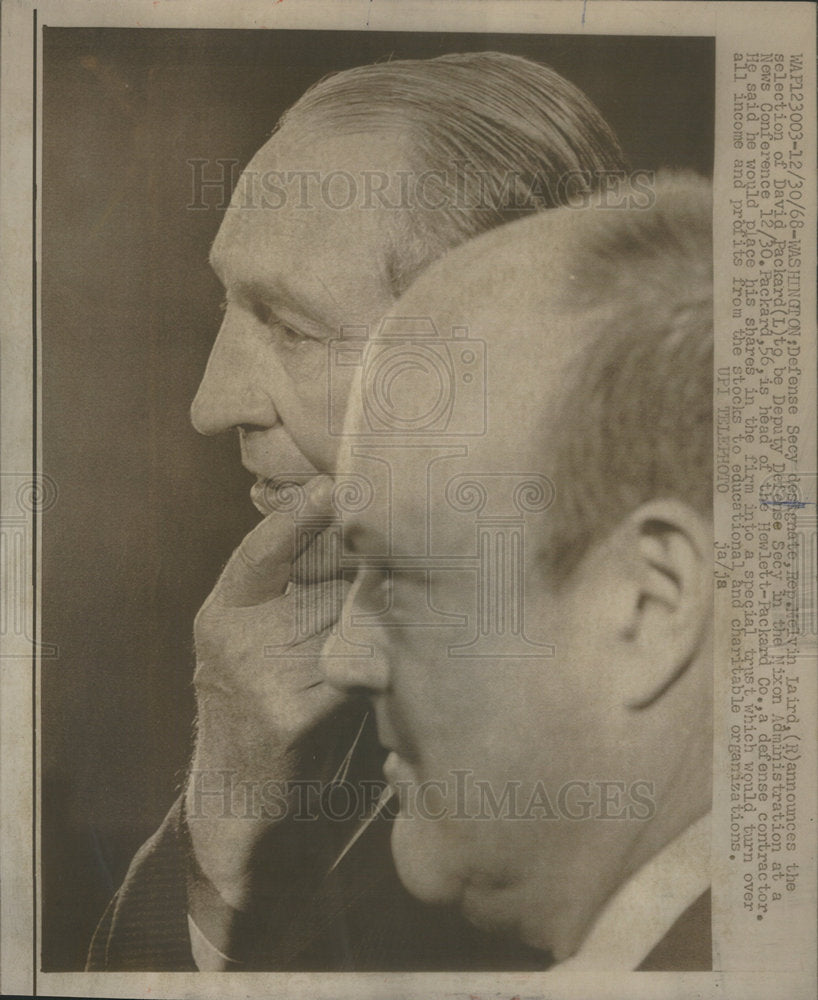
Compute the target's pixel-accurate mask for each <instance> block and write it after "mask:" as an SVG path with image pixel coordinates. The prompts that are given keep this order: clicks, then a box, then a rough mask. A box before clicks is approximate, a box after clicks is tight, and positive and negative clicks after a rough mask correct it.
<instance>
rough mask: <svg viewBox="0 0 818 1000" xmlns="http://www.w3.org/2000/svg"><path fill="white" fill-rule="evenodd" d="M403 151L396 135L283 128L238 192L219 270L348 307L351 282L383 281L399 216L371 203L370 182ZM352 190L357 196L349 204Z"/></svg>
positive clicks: (223, 230) (232, 281)
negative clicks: (295, 133)
mask: <svg viewBox="0 0 818 1000" xmlns="http://www.w3.org/2000/svg"><path fill="white" fill-rule="evenodd" d="M399 158H400V151H399V149H398V147H397V143H396V142H395V141H393V140H390V138H389V137H388V136H383V137H381V136H378V137H377V138H375V137H373V136H366V135H363V136H339V137H330V138H326V139H319V140H309V139H300V140H296V139H291V138H290V137H288V134H287V132H286V130H283V131H282V132H281V133H278V134H277V135H275V136H274V137H273V138H272V139H270V140H269V141H268V142H267V143H266V144H265V145H264V146H263V147H262V148H261V149H260V150H259V151H258V153H256V155H255V156H254V157H253V159H252V160H251V162H250V163H249V164H248V166H247V168H246V169H245V171H244V172H243V173H242V175H241V177H240V179H239V182H238V184H237V186H236V189H235V191H234V193H233V197H232V199H231V204H230V207H229V208H228V210H227V212H226V213H225V217H224V220H223V222H222V225H221V227H220V229H219V232H218V234H217V236H216V239H215V241H214V243H213V247H212V249H211V254H210V260H211V264H212V266H213V268H214V270H215V271H216V273H217V274H218V276H219V278H220V279H221V280H222V282H223V283H224V285H225V286H226V287H227V288H228V289H230V288H231V287H233V286H236V285H248V286H258V287H263V288H265V289H266V290H267V291H268V292H269V293H271V294H273V295H276V296H278V295H285V294H298V295H299V296H300V298H301V299H302V300H306V301H307V302H309V303H310V304H311V305H312V306H313V308H315V309H316V310H317V311H320V312H322V313H327V312H331V311H333V310H335V309H337V306H338V304H339V301H340V302H341V303H342V304H343V305H344V307H346V306H347V305H348V303H347V302H346V301H345V298H344V293H343V290H344V288H345V287H347V286H353V287H355V286H360V285H362V284H366V283H369V284H379V283H381V282H382V279H383V274H384V270H385V264H386V256H387V248H388V246H389V245H390V243H391V227H390V225H389V223H390V220H389V218H388V215H387V213H386V211H381V210H379V208H378V206H377V205H375V206H373V207H372V208H371V209H366V208H365V207H362V206H363V205H364V198H365V195H366V191H365V190H364V184H365V183H367V181H366V178H367V176H370V175H371V174H372V172H373V171H376V170H380V171H387V170H390V169H392V170H396V169H397V167H396V166H395V164H396V163H397V162H398V161H399ZM370 183H371V182H370ZM349 194H354V196H355V197H354V200H353V202H352V203H351V204H350V205H349V206H347V207H344V206H346V202H347V201H348V200H349V197H348V196H349ZM352 298H353V299H354V295H353V296H352Z"/></svg>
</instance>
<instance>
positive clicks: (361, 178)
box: [89, 53, 624, 970]
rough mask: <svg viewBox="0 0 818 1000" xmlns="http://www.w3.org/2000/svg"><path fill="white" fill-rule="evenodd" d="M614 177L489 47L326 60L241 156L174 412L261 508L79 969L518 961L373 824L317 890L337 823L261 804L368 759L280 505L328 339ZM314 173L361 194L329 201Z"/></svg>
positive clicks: (616, 166) (571, 117)
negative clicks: (163, 811) (127, 860)
mask: <svg viewBox="0 0 818 1000" xmlns="http://www.w3.org/2000/svg"><path fill="white" fill-rule="evenodd" d="M623 169H624V161H623V157H622V154H621V151H620V149H619V146H618V144H617V141H616V139H615V137H614V136H613V135H612V134H611V132H610V130H609V129H608V127H607V125H606V124H605V122H604V120H603V119H602V117H601V116H600V114H599V112H598V111H597V110H596V109H595V108H594V107H593V105H592V104H591V103H590V102H589V101H588V100H587V98H586V97H585V96H584V95H583V94H582V93H581V92H580V91H578V90H577V89H576V88H575V87H573V86H572V85H571V84H569V83H568V82H567V81H565V80H563V79H562V78H561V77H559V76H558V75H557V74H556V73H554V72H552V71H551V70H549V69H547V68H545V67H542V66H539V65H537V64H535V63H532V62H530V61H528V60H525V59H521V58H518V57H513V56H506V55H502V54H498V53H474V54H471V55H452V56H444V57H441V58H439V59H433V60H427V61H395V62H391V63H384V64H379V65H376V66H366V67H359V68H357V69H354V70H350V71H347V72H345V73H341V74H337V75H335V76H333V77H330V78H328V79H326V80H323V81H321V82H320V83H319V84H317V85H316V86H315V87H313V88H312V89H311V90H310V91H308V92H307V94H305V95H304V97H303V98H302V99H301V100H300V101H299V102H297V104H296V105H295V106H294V107H293V108H291V109H290V111H289V112H287V114H286V115H285V116H284V118H283V119H282V122H281V123H280V126H279V128H278V130H277V131H276V133H275V134H274V136H273V138H272V139H271V140H270V141H269V142H268V143H267V144H266V145H265V146H263V147H262V149H261V150H259V152H258V153H257V154H256V156H255V157H254V158H253V161H252V162H251V164H250V165H249V166H248V168H247V171H246V172H245V174H244V175H243V177H242V179H241V180H240V182H239V185H238V187H237V190H236V193H235V195H234V198H233V201H232V203H231V207H230V208H229V210H228V211H227V214H226V217H225V219H224V222H223V225H222V227H221V229H220V231H219V234H218V236H217V238H216V241H215V244H214V247H213V251H212V254H211V260H212V264H213V267H214V269H215V271H216V273H217V274H218V276H219V277H220V279H221V280H222V282H223V284H224V286H225V290H226V302H225V316H224V321H223V324H222V327H221V330H220V332H219V335H218V338H217V340H216V343H215V345H214V347H213V351H212V354H211V357H210V360H209V362H208V366H207V371H206V372H205V376H204V378H203V381H202V384H201V386H200V389H199V392H198V394H197V396H196V399H195V401H194V403H193V407H192V419H193V423H194V425H195V427H196V428H197V430H199V431H201V432H202V433H205V434H215V433H220V432H223V431H226V430H231V429H236V428H237V429H238V432H239V439H240V443H241V458H242V463H243V464H244V466H245V468H247V469H248V471H250V472H251V473H252V474H253V475H255V477H256V485H255V486H254V487H253V491H252V496H253V500H254V502H255V504H256V506H257V507H258V509H259V510H260V512H261V513H262V514H264V515H265V520H264V521H263V522H262V523H261V524H260V525H259V526H258V528H257V529H255V530H254V531H253V532H251V533H250V535H249V536H248V537H247V539H245V541H244V542H243V543H242V545H241V546H240V547H239V549H238V550H237V552H236V553H235V554H234V556H233V558H232V560H231V562H230V564H229V565H228V567H227V569H226V571H225V574H224V576H223V577H222V579H221V580H220V582H219V583H218V584H217V585H216V588H215V589H214V591H213V593H212V594H211V596H210V598H209V599H208V602H207V603H206V604H205V606H204V607H203V608H202V610H201V612H200V614H199V616H198V618H197V623H196V630H195V636H196V645H197V672H196V677H195V684H196V692H197V709H198V720H197V735H196V747H195V752H194V758H193V765H192V770H191V777H190V780H189V782H188V784H187V788H186V791H185V795H184V796H183V797H182V798H181V799H180V800H179V801H178V802H177V803H176V805H175V806H174V807H173V809H172V810H171V812H170V813H169V815H168V817H167V819H166V821H165V823H164V824H163V826H162V827H161V829H160V830H159V831H158V832H157V834H156V835H155V836H154V837H153V838H152V839H151V841H149V842H148V844H146V845H145V846H144V847H143V848H142V850H141V851H140V852H139V854H138V855H137V857H136V858H135V859H134V862H133V864H132V866H131V869H130V871H129V873H128V875H127V877H126V881H125V883H124V885H123V887H122V889H121V890H120V892H119V893H118V894H117V896H116V898H115V899H114V901H113V902H112V904H111V906H110V907H109V909H108V911H107V913H106V915H105V917H104V918H103V921H102V923H101V925H100V927H99V929H98V932H97V935H96V937H95V941H94V944H93V946H92V951H91V955H90V958H89V967H90V968H105V969H122V970H128V969H155V970H179V969H193V968H202V969H211V968H269V969H277V968H282V969H293V968H295V969H311V968H362V969H366V968H381V969H389V968H417V969H430V968H444V969H445V968H475V967H487V968H494V967H512V968H513V967H520V964H521V963H522V962H524V961H525V958H524V957H521V955H520V953H519V951H515V950H514V949H511V948H510V947H509V946H508V945H506V944H502V945H501V946H496V945H492V943H491V942H490V941H489V939H487V938H485V937H481V936H475V935H473V934H471V932H470V931H468V930H467V929H466V928H465V925H464V924H463V923H462V921H460V919H459V917H456V916H453V915H452V914H450V913H439V912H438V911H436V910H435V911H433V910H430V909H429V908H427V907H423V906H419V905H418V904H416V903H414V901H413V900H411V899H410V898H409V896H408V895H407V894H406V893H405V892H404V891H403V889H402V888H401V886H400V883H399V881H398V880H397V878H396V875H395V872H394V868H393V867H392V864H391V859H390V855H389V851H388V846H387V841H388V823H385V824H380V823H379V824H374V825H373V827H372V828H371V829H370V830H369V831H368V833H367V836H366V837H365V838H363V839H362V840H361V841H360V842H358V844H357V846H356V849H355V850H354V851H350V852H348V853H347V854H346V855H345V859H344V861H343V863H342V864H340V865H338V866H337V868H336V869H334V875H333V879H332V881H330V882H328V881H327V879H326V878H325V876H326V875H327V872H328V871H329V869H330V868H331V867H332V866H333V865H334V863H335V861H336V860H337V858H338V856H339V853H340V852H342V851H344V850H345V846H346V844H347V841H348V840H349V836H350V830H349V829H348V824H343V823H327V822H316V823H313V824H312V825H308V824H306V823H302V824H298V823H295V822H293V819H292V808H289V809H288V810H286V811H285V814H284V815H283V816H282V815H278V814H274V813H271V812H270V811H269V810H265V809H262V808H259V801H258V800H259V798H260V797H261V798H262V799H263V792H264V789H265V788H266V786H267V783H268V782H270V781H275V782H279V783H282V782H283V783H286V782H310V781H316V782H319V783H320V782H327V781H329V780H330V779H332V778H333V776H335V775H336V774H337V773H338V772H339V768H340V769H341V773H343V774H344V775H345V776H346V777H347V778H348V779H349V780H352V779H353V778H354V779H355V780H358V779H360V780H364V779H367V778H372V777H373V776H374V777H378V776H379V775H380V760H381V756H382V755H381V753H380V750H379V748H378V745H377V742H376V740H375V737H374V732H373V728H372V725H371V720H370V721H369V722H367V721H366V718H367V717H366V708H365V704H364V700H363V699H361V698H349V697H348V696H347V695H346V694H341V693H340V692H339V691H338V690H336V689H333V688H331V687H330V686H329V685H327V684H325V683H323V681H322V677H321V674H320V671H319V667H318V656H319V652H320V649H321V646H322V644H323V641H324V638H325V636H324V635H323V631H324V629H325V627H326V626H328V625H330V624H331V623H332V621H333V620H334V617H335V616H336V615H337V613H338V610H339V607H338V601H337V600H335V598H337V597H338V596H340V595H339V594H338V593H337V591H338V588H337V586H336V583H335V582H332V581H331V582H330V583H329V584H327V583H326V582H321V583H312V582H309V581H304V580H303V579H301V578H300V577H303V574H300V572H299V568H298V561H297V560H296V558H295V556H296V553H294V552H293V551H292V546H291V542H290V539H289V536H287V540H286V543H283V542H282V539H281V531H280V525H279V523H278V522H277V516H278V514H279V512H280V511H281V510H282V509H283V506H282V505H284V506H286V503H287V502H288V497H290V496H292V495H293V490H295V489H297V488H301V487H303V485H304V484H305V483H306V482H308V481H310V480H311V479H313V478H314V477H315V476H316V474H317V473H320V472H330V473H332V472H334V471H335V462H336V453H337V448H338V441H339V437H338V435H337V434H335V433H331V431H332V430H333V428H337V426H338V424H339V423H341V422H342V420H343V413H344V409H345V402H346V393H347V391H348V386H349V384H350V382H351V379H352V376H353V374H354V369H353V368H347V369H345V370H343V371H341V370H340V369H339V370H337V371H334V372H333V375H334V376H337V377H335V378H334V381H333V385H332V390H333V391H332V393H330V392H329V377H330V372H329V369H328V364H327V357H328V344H329V342H330V341H331V340H333V339H334V338H337V337H338V335H339V331H340V330H341V328H342V327H344V326H348V325H358V326H364V327H365V326H372V325H374V324H375V323H376V321H377V320H379V318H380V317H381V316H382V315H383V314H384V313H386V312H388V311H389V309H390V308H391V307H392V305H393V303H394V302H395V300H396V298H397V297H398V296H399V295H400V294H402V293H403V292H404V291H405V289H406V288H407V287H408V286H409V285H410V284H411V283H412V281H413V280H414V279H415V278H416V277H417V275H418V274H420V273H421V272H422V271H423V270H424V268H426V267H427V266H428V265H429V264H430V263H431V262H433V261H434V260H436V259H437V258H438V257H440V256H442V255H443V254H444V253H446V251H448V250H449V249H451V248H452V247H455V246H457V245H459V244H460V243H463V242H464V241H466V240H469V239H470V238H472V237H474V236H477V235H479V234H480V233H482V232H485V231H487V230H489V229H491V228H493V227H495V226H498V225H500V224H502V223H505V222H508V221H510V220H514V219H517V218H519V216H520V215H521V214H527V213H531V212H535V211H539V210H541V209H550V208H554V207H555V206H557V205H559V204H565V203H566V202H567V201H569V200H570V199H571V198H572V197H575V196H580V197H581V196H583V195H585V194H587V193H588V192H589V191H591V190H593V189H594V188H595V187H597V186H599V185H600V184H602V185H604V184H605V183H606V182H607V179H608V178H609V176H610V174H611V173H612V172H613V173H617V172H621V171H623ZM331 177H334V178H335V179H336V181H338V180H339V179H340V182H341V183H342V184H343V183H344V182H348V179H351V180H352V183H353V184H354V186H355V190H356V191H359V192H361V191H367V192H368V197H366V198H365V199H364V203H363V204H357V203H356V204H354V205H352V206H350V207H347V206H346V205H345V201H344V197H342V196H344V191H342V192H341V193H340V194H339V192H338V191H336V190H335V189H334V188H333V187H332V182H331V180H328V179H329V178H331ZM324 181H327V184H325V183H324ZM342 205H343V206H344V207H341V206H342ZM306 555H307V554H305V557H306ZM305 601H306V602H307V603H310V602H312V604H314V605H315V606H316V607H320V608H323V609H325V618H324V619H323V620H318V619H316V620H314V622H313V625H314V628H313V629H312V632H311V633H310V634H306V635H305V634H302V633H299V631H298V627H297V626H298V620H297V617H298V614H299V609H300V608H302V607H303V606H304V602H305ZM271 648H272V649H279V650H285V651H286V650H289V651H290V653H289V654H287V655H285V654H284V653H279V654H278V655H276V656H271V655H269V650H270V649H271ZM265 651H266V652H265ZM351 748H354V750H355V753H354V754H352V755H351V756H350V751H351ZM350 768H351V770H350ZM262 804H263V803H262ZM288 805H289V806H290V807H291V806H292V803H289V804H288ZM536 961H537V962H539V961H540V958H539V957H537V958H536Z"/></svg>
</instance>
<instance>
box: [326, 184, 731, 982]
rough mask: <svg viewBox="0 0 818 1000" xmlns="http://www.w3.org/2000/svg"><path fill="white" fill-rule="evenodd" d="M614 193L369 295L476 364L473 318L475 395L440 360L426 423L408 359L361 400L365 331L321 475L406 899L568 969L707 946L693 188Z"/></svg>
mask: <svg viewBox="0 0 818 1000" xmlns="http://www.w3.org/2000/svg"><path fill="white" fill-rule="evenodd" d="M631 204H632V203H631ZM628 205H629V203H628V202H627V200H626V199H625V198H624V197H623V199H622V201H621V203H620V209H619V210H595V209H594V208H588V209H585V210H582V211H575V210H572V209H570V208H563V209H558V210H556V211H554V212H549V213H543V214H541V215H538V216H536V217H533V218H529V219H525V220H522V221H519V222H516V223H513V224H511V225H509V226H506V227H502V228H500V229H497V230H495V231H493V232H491V233H488V234H485V235H484V236H481V237H479V238H478V239H476V240H474V241H472V242H470V243H469V244H467V245H465V246H463V247H460V248H458V249H457V250H455V251H452V252H451V253H450V254H449V255H447V256H446V257H445V258H444V259H443V260H442V261H441V262H439V263H438V264H436V265H435V266H433V267H432V268H430V269H429V270H428V271H427V272H426V273H425V274H424V275H422V276H421V277H420V278H419V279H418V281H417V282H416V283H415V284H414V285H413V287H412V288H411V289H410V290H409V291H408V292H407V294H406V295H405V296H404V297H403V298H402V299H401V301H400V302H399V303H398V304H397V306H396V308H395V310H394V313H393V314H392V317H391V318H390V319H388V320H387V321H385V322H384V324H383V326H382V327H381V328H380V329H381V330H382V331H384V333H385V332H386V331H387V330H389V331H390V336H391V337H393V341H392V342H393V343H394V344H395V348H394V350H395V351H396V352H397V351H399V350H400V349H401V347H402V349H403V351H404V354H405V356H406V359H407V360H409V359H411V358H412V357H415V358H417V357H419V356H420V354H421V352H423V351H425V352H426V355H427V357H430V358H431V357H433V356H434V352H435V351H437V356H438V357H443V356H444V349H447V350H449V352H450V356H451V355H453V354H454V353H455V352H460V357H461V359H462V361H463V363H464V364H465V363H467V362H468V361H469V359H471V362H470V363H471V365H472V371H473V373H474V375H475V377H476V376H477V374H478V368H477V365H476V361H477V358H478V353H479V352H478V350H477V344H478V343H479V342H482V344H483V347H484V355H485V393H484V394H483V393H475V392H472V391H470V387H471V386H472V385H473V384H474V381H475V379H472V380H470V381H468V382H466V383H465V384H463V385H461V384H457V385H456V386H455V388H454V390H453V397H452V409H451V411H450V412H451V413H455V412H456V411H457V420H456V425H455V424H453V423H452V422H450V423H449V424H448V425H446V426H444V425H441V424H439V423H436V424H434V425H432V424H431V423H430V420H431V417H430V413H431V410H430V408H429V406H428V402H429V398H430V395H429V375H430V373H429V371H428V370H426V371H424V370H423V369H422V367H421V366H419V365H415V366H412V365H410V364H407V365H405V366H404V368H403V369H402V372H401V374H400V375H398V376H396V377H395V378H394V379H393V380H392V381H391V383H390V385H389V393H390V395H389V400H384V399H383V398H382V396H381V395H380V394H381V393H382V390H383V380H382V378H381V372H380V371H379V368H380V367H381V366H382V363H383V354H382V353H380V354H378V353H375V352H372V351H370V354H369V357H368V358H367V356H366V355H365V356H364V359H363V361H362V364H361V366H360V369H359V372H360V374H359V378H358V381H357V383H356V386H355V390H354V392H353V396H352V400H351V402H350V407H349V412H348V419H347V428H346V429H347V438H346V443H345V449H346V450H345V456H344V459H343V461H342V463H341V468H340V473H339V475H340V482H341V483H342V484H343V483H344V482H345V481H346V480H347V479H348V480H349V481H350V482H365V483H367V484H368V488H369V494H370V496H371V497H372V500H371V502H369V503H367V504H360V505H358V507H357V509H355V510H353V511H352V512H350V513H349V514H348V515H347V517H346V518H345V520H344V523H343V539H344V552H345V565H347V566H355V567H357V571H356V573H355V577H354V582H353V583H352V586H351V589H350V590H349V592H348V594H347V597H346V602H345V607H344V612H343V616H342V619H341V624H340V627H339V628H338V629H337V630H336V632H335V634H334V635H333V636H332V637H331V638H330V639H329V640H328V642H327V645H326V647H325V650H324V655H323V659H322V664H323V668H324V671H325V675H326V677H327V678H328V680H329V681H330V682H331V684H333V685H334V686H336V687H337V688H338V689H339V690H341V691H343V692H346V693H348V694H350V695H352V694H360V693H362V692H365V693H366V694H367V695H368V697H369V699H370V703H371V706H372V711H373V714H374V716H375V719H376V724H377V731H378V738H379V740H380V742H381V744H382V746H383V747H384V751H385V752H386V753H388V757H387V759H386V762H385V764H384V773H385V775H386V778H387V780H388V782H389V784H390V787H391V788H392V789H393V790H394V792H395V793H396V795H395V797H396V798H398V799H399V812H398V816H397V818H396V820H395V822H394V826H393V830H392V837H391V844H392V851H393V855H394V858H395V863H396V866H397V870H398V873H399V876H400V878H401V880H402V882H403V883H404V885H405V886H406V887H407V888H408V889H409V891H410V892H411V893H412V894H413V895H414V896H416V897H418V898H419V899H421V900H422V901H424V902H426V903H428V904H431V905H437V906H455V907H457V908H458V909H460V910H462V911H463V912H464V913H465V915H466V916H467V917H468V918H469V920H470V921H472V922H473V923H475V924H476V925H478V926H479V927H481V928H483V929H484V930H486V931H491V932H492V933H494V934H504V935H509V936H512V937H514V938H516V939H519V940H521V941H522V942H523V943H525V944H526V945H528V946H530V947H531V948H534V949H539V950H540V951H541V952H542V953H543V955H544V956H545V955H549V956H550V958H551V959H552V960H553V961H555V962H556V963H557V967H558V968H561V969H564V970H570V969H576V970H589V969H597V970H612V971H613V970H621V971H626V970H636V969H652V970H661V969H688V970H694V969H701V970H704V969H709V968H710V967H711V957H710V916H709V853H710V833H709V811H710V801H711V784H710V783H711V771H712V683H713V675H712V668H713V657H712V637H713V594H712V510H711V507H712V363H713V361H712V358H713V326H712V276H711V272H712V249H711V197H710V188H709V185H708V184H706V183H705V182H704V181H700V180H698V179H696V178H690V177H680V178H670V179H664V180H662V181H661V182H660V183H658V184H657V188H656V191H655V198H654V200H653V202H652V204H650V205H646V206H644V207H642V208H629V207H628ZM419 317H425V318H426V319H425V321H424V322H425V323H426V332H425V334H424V333H423V332H422V326H421V324H420V323H419V320H418V318H419ZM401 325H402V328H403V330H404V340H403V344H402V345H401V342H400V340H399V339H398V338H397V335H396V333H395V332H394V331H396V330H397V329H398V328H400V327H401ZM435 334H436V335H435ZM424 337H425V339H424ZM393 363H394V359H393ZM454 371H455V372H456V374H457V375H459V371H460V370H459V369H458V367H457V366H454ZM387 404H388V405H391V406H393V407H394V411H393V418H394V419H393V423H392V427H391V433H385V432H383V428H382V427H381V426H377V427H376V425H375V424H374V422H373V414H379V415H381V416H382V415H383V414H384V412H385V411H386V406H387ZM424 420H425V421H426V424H425V426H424ZM379 432H380V433H379ZM337 495H338V494H337ZM398 514H400V516H398ZM544 962H545V959H544Z"/></svg>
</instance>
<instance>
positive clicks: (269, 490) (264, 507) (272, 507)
mask: <svg viewBox="0 0 818 1000" xmlns="http://www.w3.org/2000/svg"><path fill="white" fill-rule="evenodd" d="M250 471H251V470H250ZM312 478H313V476H309V475H303V476H272V477H271V478H269V479H267V478H265V477H263V476H258V478H257V479H256V481H255V483H253V485H252V486H251V487H250V499H251V501H252V502H253V506H254V507H255V508H256V510H257V511H259V513H261V514H264V515H265V517H266V516H267V515H268V514H273V513H281V512H287V511H295V510H298V509H299V507H301V505H302V504H303V503H304V490H303V487H304V486H305V485H306V484H307V483H308V482H309V481H310V479H312Z"/></svg>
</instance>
